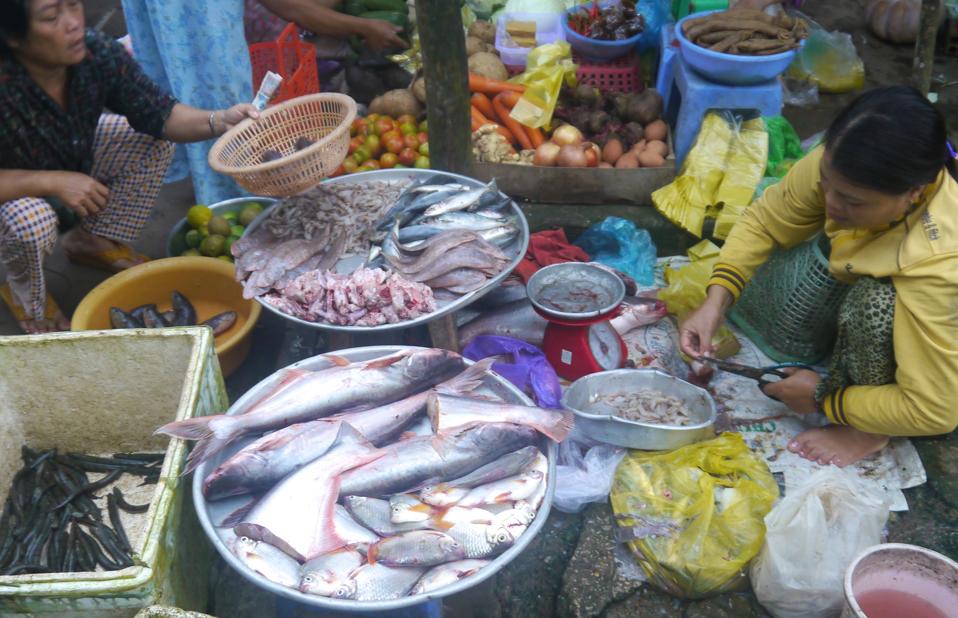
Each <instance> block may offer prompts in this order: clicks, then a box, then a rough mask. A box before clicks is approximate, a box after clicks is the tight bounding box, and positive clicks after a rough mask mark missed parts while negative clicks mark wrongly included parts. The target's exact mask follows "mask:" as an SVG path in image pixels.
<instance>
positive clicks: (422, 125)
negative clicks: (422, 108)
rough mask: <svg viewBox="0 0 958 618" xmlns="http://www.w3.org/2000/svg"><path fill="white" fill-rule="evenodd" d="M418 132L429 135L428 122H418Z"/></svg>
mask: <svg viewBox="0 0 958 618" xmlns="http://www.w3.org/2000/svg"><path fill="white" fill-rule="evenodd" d="M419 130H420V131H422V132H423V133H429V121H428V120H423V121H422V122H420V123H419Z"/></svg>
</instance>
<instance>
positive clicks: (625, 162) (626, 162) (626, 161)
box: [615, 152, 639, 169]
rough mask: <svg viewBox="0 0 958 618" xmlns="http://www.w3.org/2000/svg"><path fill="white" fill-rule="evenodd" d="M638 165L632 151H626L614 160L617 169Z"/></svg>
mask: <svg viewBox="0 0 958 618" xmlns="http://www.w3.org/2000/svg"><path fill="white" fill-rule="evenodd" d="M638 166H639V162H638V160H637V159H636V157H635V154H634V153H632V152H627V153H625V154H624V155H622V156H621V157H619V160H618V161H616V162H615V167H616V168H618V169H632V168H636V167H638Z"/></svg>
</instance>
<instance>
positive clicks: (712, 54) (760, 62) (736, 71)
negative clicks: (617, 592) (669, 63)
mask: <svg viewBox="0 0 958 618" xmlns="http://www.w3.org/2000/svg"><path fill="white" fill-rule="evenodd" d="M718 12H719V11H703V12H701V13H694V14H692V15H688V16H686V17H683V18H682V19H680V20H679V22H678V23H677V24H676V25H675V38H676V39H678V41H679V53H681V54H682V60H684V61H685V64H687V65H689V66H690V67H691V68H692V69H693V70H694V71H695V72H696V73H698V74H700V75H701V76H702V77H705V78H706V79H709V80H711V81H713V82H720V83H723V84H731V85H733V86H750V85H752V84H761V83H762V82H767V81H769V80H772V79H775V78H776V77H778V76H779V75H781V74H782V73H783V72H785V69H787V68H788V65H790V64H791V63H792V60H793V59H794V58H795V53H796V51H797V50H794V49H790V50H789V51H787V52H782V53H780V54H772V55H771V56H739V55H736V54H725V53H722V52H716V51H712V50H710V49H706V48H704V47H699V46H698V45H696V44H695V43H693V42H692V41H690V40H688V39H687V38H685V35H684V34H683V33H682V26H683V25H684V24H685V21H686V20H688V19H695V18H696V17H702V16H703V15H707V14H709V13H718ZM801 44H802V45H804V44H805V42H804V41H802V42H801Z"/></svg>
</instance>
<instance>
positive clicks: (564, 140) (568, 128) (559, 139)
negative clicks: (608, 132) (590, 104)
mask: <svg viewBox="0 0 958 618" xmlns="http://www.w3.org/2000/svg"><path fill="white" fill-rule="evenodd" d="M584 139H585V137H583V135H582V131H580V130H578V129H577V128H575V127H574V126H572V125H571V124H564V125H562V126H561V127H559V128H558V129H556V130H555V132H553V133H552V141H553V142H555V143H556V144H559V145H560V146H568V145H572V144H581V143H582V140H584Z"/></svg>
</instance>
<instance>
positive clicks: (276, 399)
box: [157, 349, 464, 472]
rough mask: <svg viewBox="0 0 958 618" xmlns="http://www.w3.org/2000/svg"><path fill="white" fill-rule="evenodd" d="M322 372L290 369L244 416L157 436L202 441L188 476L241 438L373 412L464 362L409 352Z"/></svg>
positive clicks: (203, 421)
mask: <svg viewBox="0 0 958 618" xmlns="http://www.w3.org/2000/svg"><path fill="white" fill-rule="evenodd" d="M327 358H329V359H331V360H333V361H335V362H336V363H337V366H335V367H331V368H329V369H322V370H320V371H302V370H291V371H290V372H289V373H288V374H287V376H286V377H285V379H284V380H283V381H282V382H281V384H280V385H279V386H278V387H277V388H276V389H275V390H274V392H273V393H272V394H271V395H268V396H267V397H266V398H265V399H263V400H262V401H259V402H257V403H256V404H255V405H254V406H253V407H252V409H250V410H248V411H247V412H246V413H244V414H236V415H225V414H219V415H215V416H204V417H199V418H191V419H186V420H183V421H176V422H173V423H169V424H167V425H164V426H162V427H160V428H159V429H157V433H160V434H166V435H169V436H173V437H175V438H183V439H186V440H200V443H199V444H197V446H196V448H194V449H193V452H192V453H190V458H189V462H188V464H187V469H186V472H191V471H193V470H194V469H195V468H196V466H198V465H199V464H200V462H202V461H204V460H205V459H207V458H209V457H210V456H212V455H214V454H216V453H218V452H219V451H221V450H222V449H223V448H224V447H225V446H226V445H228V444H230V443H231V442H233V441H234V440H236V439H237V438H239V437H240V436H243V435H245V434H249V433H259V432H263V431H268V430H270V429H277V428H281V427H286V426H288V425H292V424H294V423H302V422H305V421H311V420H314V419H317V418H320V417H324V416H329V415H330V414H334V413H336V412H344V411H348V410H361V409H368V408H371V407H373V406H377V405H383V404H387V403H391V402H393V401H397V400H399V399H402V398H404V397H407V396H409V395H411V394H413V393H418V392H420V391H423V390H425V389H428V388H430V387H432V386H435V385H436V384H439V383H440V382H442V381H443V380H447V379H449V378H451V377H452V376H453V375H455V374H457V373H458V372H460V371H461V370H462V368H463V366H464V364H463V361H462V357H460V356H459V355H458V354H455V353H454V352H449V351H446V350H439V349H426V350H404V351H402V352H398V353H396V354H391V355H389V356H384V357H381V358H376V359H373V360H369V361H364V362H359V363H350V362H349V361H347V360H345V359H343V358H340V357H335V356H327Z"/></svg>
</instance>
